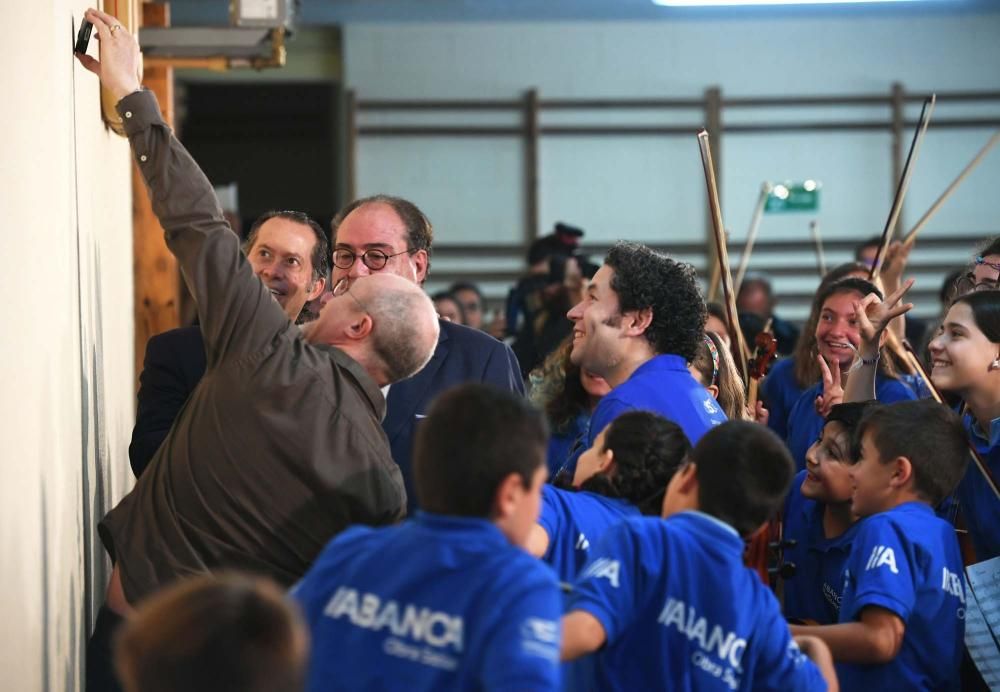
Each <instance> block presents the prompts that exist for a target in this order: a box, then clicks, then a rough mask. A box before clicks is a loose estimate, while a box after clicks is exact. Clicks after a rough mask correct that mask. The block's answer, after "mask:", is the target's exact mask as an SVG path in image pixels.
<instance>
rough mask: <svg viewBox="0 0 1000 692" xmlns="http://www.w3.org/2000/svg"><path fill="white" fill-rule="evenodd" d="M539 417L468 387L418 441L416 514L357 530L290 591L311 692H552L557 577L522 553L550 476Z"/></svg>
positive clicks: (442, 407) (521, 404) (449, 397)
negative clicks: (307, 639)
mask: <svg viewBox="0 0 1000 692" xmlns="http://www.w3.org/2000/svg"><path fill="white" fill-rule="evenodd" d="M546 433H547V431H546V425H545V421H544V420H543V418H542V415H541V412H539V411H538V410H537V409H534V408H532V407H531V406H530V404H529V403H528V402H527V401H525V400H524V399H521V398H519V397H517V396H515V395H514V394H511V393H510V392H506V391H501V390H499V389H497V388H494V387H490V386H487V385H480V384H467V385H462V386H459V387H456V388H454V389H451V390H449V391H448V392H446V393H444V394H442V395H441V396H440V397H439V398H438V399H437V400H436V401H435V403H434V404H433V406H432V407H431V410H430V412H429V415H428V417H427V419H426V420H424V421H423V422H422V423H421V426H420V429H419V431H418V433H417V439H416V446H415V450H414V472H415V482H416V490H417V495H418V497H419V499H420V506H421V507H422V508H423V511H421V512H418V513H417V515H416V517H415V518H413V519H410V520H408V521H406V522H404V523H403V524H400V525H398V526H394V527H389V528H384V529H371V528H368V527H353V528H351V529H348V530H347V531H344V532H343V533H341V534H340V535H339V536H338V537H336V538H335V539H334V540H333V541H331V542H330V543H329V545H327V547H326V548H325V549H324V551H323V553H322V554H321V555H320V557H319V558H318V559H317V561H316V562H315V564H314V565H313V567H312V568H311V569H310V570H309V572H308V573H307V574H306V575H305V577H303V579H302V581H301V582H299V584H298V585H297V586H296V587H295V589H294V590H293V596H294V597H295V599H296V600H298V602H299V603H300V604H301V605H302V609H303V611H304V614H305V617H306V621H307V623H308V625H309V628H310V630H311V635H312V657H311V661H310V665H309V671H308V690H310V691H312V692H319V691H320V690H350V691H352V692H353V691H354V690H368V689H394V690H407V691H413V690H556V689H559V615H560V612H561V609H562V601H561V596H560V593H559V586H558V582H557V581H556V577H555V574H553V572H552V570H551V569H550V568H549V567H548V566H547V565H544V564H542V563H541V562H540V561H538V560H536V559H535V558H533V557H532V556H530V555H529V554H528V553H527V552H525V551H524V550H523V549H522V547H521V546H522V545H524V543H525V541H526V540H527V536H528V533H529V531H530V530H531V528H532V527H533V526H534V524H535V522H536V521H537V519H538V511H539V506H540V504H541V487H542V485H543V483H544V481H545V477H546V465H545V445H546Z"/></svg>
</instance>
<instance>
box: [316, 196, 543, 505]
mask: <svg viewBox="0 0 1000 692" xmlns="http://www.w3.org/2000/svg"><path fill="white" fill-rule="evenodd" d="M330 227H331V228H330V230H331V237H332V239H333V277H332V279H331V283H332V285H336V284H337V282H338V281H340V280H341V279H343V278H345V277H346V278H348V279H349V280H353V279H355V278H357V277H359V276H366V275H368V274H371V273H373V272H380V271H383V272H391V273H393V274H398V275H399V276H402V277H403V278H405V279H407V280H409V281H413V282H414V283H416V284H423V283H424V279H426V278H427V271H428V269H429V268H430V260H431V243H432V242H433V237H434V231H433V228H432V226H431V223H430V221H429V220H428V219H427V217H426V216H425V215H424V214H423V212H421V211H420V209H418V208H417V206H416V205H415V204H413V203H412V202H408V201H407V200H405V199H401V198H399V197H391V196H388V195H375V196H373V197H366V198H364V199H359V200H357V201H355V202H352V203H351V204H349V205H348V206H347V207H345V208H344V209H343V210H341V212H340V213H339V214H337V216H336V217H334V219H333V221H332V222H331V224H330ZM401 317H403V318H405V316H401ZM462 382H485V383H488V384H492V385H495V386H497V387H501V388H502V389H507V390H511V391H515V392H518V393H521V394H523V393H524V382H523V380H522V379H521V374H520V368H519V366H518V363H517V358H516V357H515V356H514V353H513V351H511V350H510V348H509V347H508V346H507V345H506V344H504V343H503V342H502V341H498V340H497V339H495V338H493V337H492V336H490V335H488V334H486V333H484V332H481V331H478V330H476V329H471V328H469V327H465V326H462V325H459V324H453V323H451V322H446V321H443V320H442V321H441V332H440V336H439V337H438V344H437V349H435V351H434V355H433V357H432V358H431V361H430V362H429V363H428V364H427V365H426V366H425V367H424V369H423V370H421V371H420V372H419V373H417V374H416V375H414V376H413V377H411V378H409V379H407V380H403V381H402V382H397V383H396V384H394V385H392V386H391V387H389V391H388V394H387V395H386V405H387V412H386V416H385V420H383V421H382V428H383V429H384V430H385V433H386V435H387V436H388V437H389V445H390V447H391V448H392V458H393V459H394V460H395V462H396V463H397V464H398V465H399V468H400V470H401V471H402V472H403V481H404V482H405V483H406V494H407V498H408V502H409V509H410V510H413V509H414V508H415V507H416V504H415V500H416V493H414V491H413V473H412V466H411V458H412V450H413V435H414V432H415V431H416V426H417V425H419V424H420V423H419V421H420V419H422V418H423V417H424V416H425V415H426V413H427V409H428V408H429V406H430V403H431V401H432V400H433V399H434V397H436V396H437V395H438V394H440V393H441V392H443V391H444V390H446V389H448V388H449V387H453V386H455V385H457V384H460V383H462Z"/></svg>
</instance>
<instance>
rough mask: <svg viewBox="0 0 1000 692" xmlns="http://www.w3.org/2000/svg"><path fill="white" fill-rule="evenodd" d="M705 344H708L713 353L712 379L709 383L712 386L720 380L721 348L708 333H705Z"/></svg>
mask: <svg viewBox="0 0 1000 692" xmlns="http://www.w3.org/2000/svg"><path fill="white" fill-rule="evenodd" d="M705 344H706V345H707V346H708V352H709V353H711V354H712V381H711V382H709V383H708V386H709V387H711V386H712V385H713V384H716V383H717V382H718V380H719V349H717V348H716V347H715V342H714V341H712V337H710V336H709V335H708V334H707V333H706V334H705Z"/></svg>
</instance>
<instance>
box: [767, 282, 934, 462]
mask: <svg viewBox="0 0 1000 692" xmlns="http://www.w3.org/2000/svg"><path fill="white" fill-rule="evenodd" d="M869 294H874V295H875V296H877V297H878V298H879V300H881V298H882V293H881V291H879V290H878V288H876V287H875V285H874V284H872V283H869V282H868V281H865V280H864V279H856V278H849V279H843V280H841V281H837V282H835V283H832V284H830V285H828V286H824V287H822V288H821V289H820V292H819V293H818V294H817V295H816V304H817V305H819V306H820V307H819V319H818V321H817V323H816V331H815V337H816V351H817V355H816V356H815V357H816V358H817V360H818V362H819V361H821V362H823V363H825V364H826V365H827V366H828V367H829V369H830V370H831V371H832V370H834V369H837V370H839V378H837V379H838V380H839V379H840V378H843V379H846V374H847V372H848V371H849V370H850V368H851V364H852V363H853V362H854V354H855V353H856V352H857V351H858V346H859V345H860V343H861V333H860V328H859V326H858V320H857V317H856V316H855V307H854V306H855V304H856V303H858V302H860V301H861V300H862V299H864V298H865V296H867V295H869ZM881 350H884V349H880V353H879V356H880V357H879V358H878V361H877V367H878V374H877V377H876V380H875V394H876V396H875V398H876V399H878V401H879V402H880V403H884V404H890V403H893V402H895V401H906V400H909V399H915V398H916V395H915V394H914V393H913V391H912V390H911V389H910V388H909V387H907V386H906V385H905V384H903V383H902V382H900V381H899V380H898V379H896V374H895V371H894V370H893V367H892V362H891V359H890V358H888V357H887V356H886V355H885V354H884V353H882V352H881ZM822 394H823V383H822V382H817V383H816V384H815V385H813V386H812V387H810V388H809V389H807V390H806V391H805V392H804V393H803V394H802V396H800V397H799V399H798V400H797V401H796V402H795V404H794V406H792V409H791V412H790V413H789V416H788V433H787V436H786V438H785V442H786V443H787V444H788V449H789V450H790V451H791V453H792V458H793V459H794V460H795V464H796V466H797V467H798V469H799V470H800V471H801V470H802V469H803V468H804V467H805V456H806V450H807V449H809V446H810V445H811V444H812V443H813V442H814V441H815V440H817V439H818V438H819V436H820V433H821V431H822V429H823V416H822V414H821V412H820V411H818V410H817V406H818V405H820V406H822V405H823V404H824V402H823V401H822V399H821V395H822ZM824 412H825V411H824Z"/></svg>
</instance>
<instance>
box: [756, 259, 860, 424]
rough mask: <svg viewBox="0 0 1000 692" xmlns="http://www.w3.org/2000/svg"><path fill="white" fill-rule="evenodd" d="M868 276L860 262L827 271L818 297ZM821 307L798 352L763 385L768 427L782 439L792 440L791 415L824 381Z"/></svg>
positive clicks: (802, 336)
mask: <svg viewBox="0 0 1000 692" xmlns="http://www.w3.org/2000/svg"><path fill="white" fill-rule="evenodd" d="M866 276H868V267H866V266H865V265H864V264H861V263H860V262H848V263H846V264H841V265H839V266H837V267H834V268H833V269H831V270H830V271H829V272H827V274H826V276H824V277H823V281H822V282H821V283H820V285H819V289H817V294H818V293H819V292H821V291H823V290H824V288H825V287H826V286H829V285H830V284H832V283H834V282H835V281H840V280H841V279H846V278H850V277H856V278H864V277H866ZM820 307H821V305H819V304H818V303H817V302H816V301H815V300H813V305H812V309H811V310H810V312H809V319H807V320H806V323H805V326H803V328H802V332H801V333H800V334H799V340H798V341H797V342H796V344H795V351H794V353H793V354H792V355H791V356H790V357H788V358H785V359H783V360H779V361H778V362H777V363H775V364H774V365H773V366H772V367H771V371H770V373H768V375H767V377H765V378H764V381H763V382H762V383H761V385H760V392H761V398H763V399H764V404H765V405H766V406H767V410H768V412H769V414H770V415H769V417H768V419H767V425H768V427H769V428H771V430H773V431H774V432H775V433H777V434H778V437H780V438H782V439H785V438H786V437H788V416H789V414H790V413H791V412H792V407H793V406H794V405H795V402H796V401H798V400H799V397H800V396H802V392H804V391H805V390H806V389H808V388H809V387H811V386H813V385H814V384H816V383H817V382H819V381H820V376H821V374H822V373H821V372H820V369H819V364H818V363H817V361H816V323H817V322H819V311H820Z"/></svg>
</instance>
